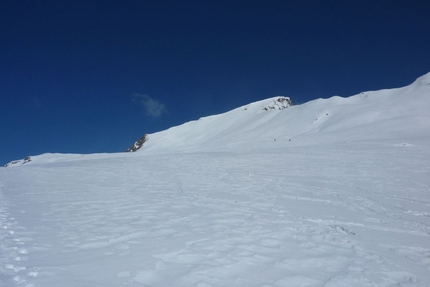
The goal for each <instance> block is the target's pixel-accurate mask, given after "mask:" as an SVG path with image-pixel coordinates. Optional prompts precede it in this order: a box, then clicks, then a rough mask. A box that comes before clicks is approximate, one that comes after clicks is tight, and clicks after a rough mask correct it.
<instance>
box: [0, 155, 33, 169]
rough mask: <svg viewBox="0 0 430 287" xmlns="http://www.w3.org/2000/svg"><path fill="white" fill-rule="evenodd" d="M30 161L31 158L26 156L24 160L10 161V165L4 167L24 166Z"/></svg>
mask: <svg viewBox="0 0 430 287" xmlns="http://www.w3.org/2000/svg"><path fill="white" fill-rule="evenodd" d="M30 161H31V157H29V156H27V157H26V158H24V159H20V160H14V161H11V162H10V163H7V164H5V165H4V167H8V166H12V165H23V164H26V163H28V162H30Z"/></svg>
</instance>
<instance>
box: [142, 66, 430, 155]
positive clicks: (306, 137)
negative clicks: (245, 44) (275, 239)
mask: <svg viewBox="0 0 430 287" xmlns="http://www.w3.org/2000/svg"><path fill="white" fill-rule="evenodd" d="M277 99H278V98H271V99H267V100H263V101H260V102H255V103H252V104H249V105H246V106H243V107H240V108H237V109H235V110H232V111H230V112H227V113H225V114H221V115H215V116H210V117H204V118H201V119H199V120H197V121H193V122H189V123H186V124H183V125H181V126H177V127H173V128H170V129H168V130H166V131H161V132H158V133H155V134H150V135H148V142H147V143H145V145H144V147H143V148H142V150H144V151H151V152H178V151H220V150H223V151H226V150H229V149H235V148H239V149H240V150H242V151H243V150H250V149H260V148H267V147H270V144H271V143H273V142H274V141H275V140H276V144H277V145H278V146H280V145H283V146H291V145H301V146H303V145H321V144H324V143H333V142H347V141H372V140H400V141H401V140H407V139H411V138H414V139H421V138H425V137H427V138H428V136H429V135H430V112H429V111H430V73H429V74H426V75H424V76H422V77H420V78H419V79H417V80H416V81H415V82H414V83H412V84H411V85H409V86H407V87H403V88H399V89H390V90H381V91H374V92H363V93H360V94H359V95H356V96H352V97H349V98H341V97H337V96H335V97H332V98H330V99H318V100H314V101H311V102H308V103H306V104H303V105H298V106H292V107H290V108H288V109H282V110H280V109H269V110H267V111H266V109H265V108H266V107H267V106H270V105H271V104H273V103H276V102H277ZM287 142H288V145H286V143H287ZM272 146H273V145H272ZM275 146H276V145H275Z"/></svg>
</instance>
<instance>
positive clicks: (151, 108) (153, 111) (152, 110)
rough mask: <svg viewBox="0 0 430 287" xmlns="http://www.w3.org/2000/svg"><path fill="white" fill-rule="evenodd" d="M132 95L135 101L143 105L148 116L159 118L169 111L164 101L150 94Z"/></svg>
mask: <svg viewBox="0 0 430 287" xmlns="http://www.w3.org/2000/svg"><path fill="white" fill-rule="evenodd" d="M131 97H132V101H133V102H135V103H137V104H140V105H142V106H143V108H144V109H145V114H146V115H147V116H150V117H153V118H159V117H160V116H161V115H162V114H164V113H167V109H166V106H165V105H164V104H163V103H161V102H160V101H158V100H156V99H153V98H151V97H150V96H148V95H145V94H139V93H134V94H132V95H131Z"/></svg>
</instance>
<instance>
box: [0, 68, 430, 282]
mask: <svg viewBox="0 0 430 287" xmlns="http://www.w3.org/2000/svg"><path fill="white" fill-rule="evenodd" d="M429 84H430V75H425V76H424V77H422V78H420V79H419V80H417V81H416V82H415V83H414V84H412V85H410V86H408V87H405V88H401V89H395V90H384V91H377V92H366V93H362V94H360V95H357V96H354V97H351V98H347V99H344V98H340V97H334V98H331V99H328V100H316V101H313V102H310V103H307V104H304V105H300V106H293V107H288V108H287V109H285V110H268V111H263V110H262V107H264V106H266V105H267V103H268V102H269V103H270V102H272V101H273V99H269V100H266V101H262V102H257V103H253V104H250V105H248V106H244V107H241V108H239V109H236V110H233V111H231V112H228V113H226V114H222V115H218V116H212V117H207V118H203V119H201V120H199V121H195V122H190V123H187V124H184V125H182V126H179V127H175V128H172V129H169V130H167V131H163V132H160V133H156V134H152V135H149V136H148V142H147V143H145V146H144V147H143V148H142V149H141V150H139V151H138V152H136V153H118V154H93V155H72V154H67V155H63V154H44V155H40V156H31V161H29V162H27V163H26V164H25V165H23V164H22V163H23V161H16V162H15V163H14V164H11V165H9V167H6V168H0V286H7V287H9V286H11V287H15V286H19V287H24V286H26V287H46V286H66V287H72V286H73V287H75V286H76V287H96V286H100V287H109V286H112V287H117V286H133V287H136V286H153V287H164V286H178V287H182V286H183V287H188V286H199V287H207V286H226V287H231V286H244V287H253V286H256V287H257V286H258V287H269V286H272V287H279V286H286V287H290V286H306V287H319V286H321V287H323V286H324V287H338V286H344V287H370V286H372V287H374V286H382V287H388V286H420V287H421V286H422V287H424V286H430V176H429V175H430V148H429V147H430V114H429V113H428V111H429V110H430V105H429V103H430V101H429V97H430V93H429V88H430V86H429Z"/></svg>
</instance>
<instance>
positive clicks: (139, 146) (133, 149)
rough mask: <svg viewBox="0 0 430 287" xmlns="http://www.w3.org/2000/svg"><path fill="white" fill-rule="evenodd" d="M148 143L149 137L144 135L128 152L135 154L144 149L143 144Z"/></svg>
mask: <svg viewBox="0 0 430 287" xmlns="http://www.w3.org/2000/svg"><path fill="white" fill-rule="evenodd" d="M147 141H148V135H147V134H144V135H143V136H142V137H141V138H140V139H139V140H137V141H136V142H135V143H134V144H132V145H131V147H129V148H128V149H127V150H126V152H135V151H137V150H139V149H141V148H142V147H143V144H144V143H145V142H147Z"/></svg>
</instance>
